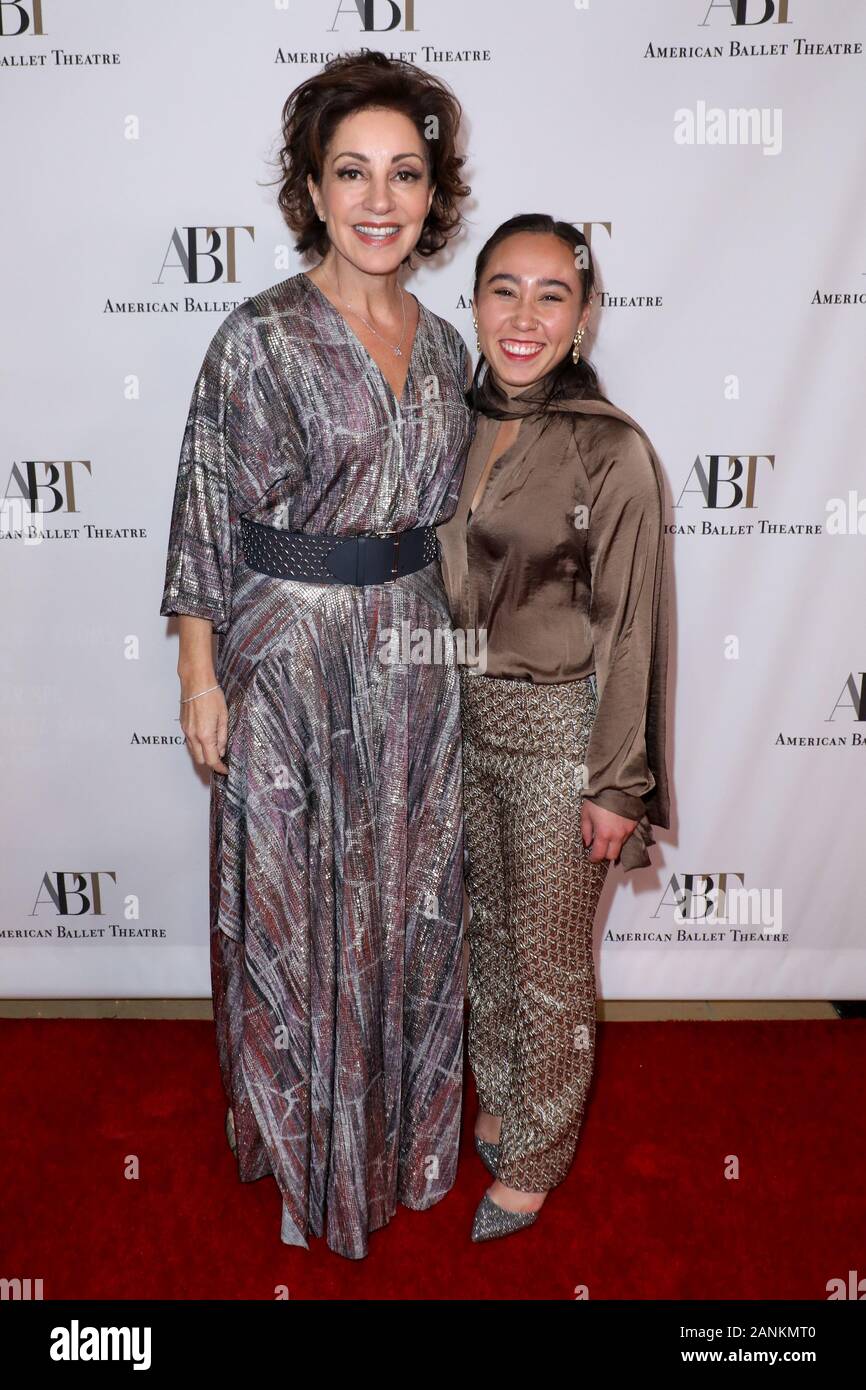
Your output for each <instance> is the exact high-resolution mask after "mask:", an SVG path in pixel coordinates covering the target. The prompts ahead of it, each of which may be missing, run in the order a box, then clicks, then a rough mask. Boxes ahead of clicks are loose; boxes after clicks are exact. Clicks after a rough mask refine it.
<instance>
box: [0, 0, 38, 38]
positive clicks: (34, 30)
mask: <svg viewBox="0 0 866 1390" xmlns="http://www.w3.org/2000/svg"><path fill="white" fill-rule="evenodd" d="M15 25H17V28H16V27H14V26H15ZM44 33H45V30H44V29H43V27H42V0H30V3H29V4H25V3H24V0H0V39H17V38H18V35H19V34H39V35H42V34H44Z"/></svg>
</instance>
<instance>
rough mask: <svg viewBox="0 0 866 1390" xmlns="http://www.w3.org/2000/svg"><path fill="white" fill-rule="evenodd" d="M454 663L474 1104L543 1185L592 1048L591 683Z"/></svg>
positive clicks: (525, 1184) (511, 1155) (566, 1142)
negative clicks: (587, 770) (494, 1120)
mask: <svg viewBox="0 0 866 1390" xmlns="http://www.w3.org/2000/svg"><path fill="white" fill-rule="evenodd" d="M460 676H461V722H462V727H463V795H464V817H465V820H464V827H465V828H464V838H465V871H466V873H465V877H466V888H467V892H468V895H469V904H470V908H471V917H470V923H469V933H468V934H469V1002H470V1015H469V1029H468V1035H469V1062H470V1065H471V1067H472V1072H473V1075H474V1077H475V1084H476V1087H477V1090H478V1098H479V1103H480V1106H481V1108H482V1109H483V1110H486V1111H487V1112H488V1113H489V1114H491V1115H501V1116H502V1134H501V1137H500V1141H499V1143H500V1147H499V1178H500V1181H501V1182H503V1183H505V1184H506V1185H507V1186H508V1187H512V1188H516V1189H518V1190H520V1191H523V1192H547V1191H549V1190H550V1189H551V1188H552V1187H555V1186H556V1185H557V1184H558V1183H561V1182H562V1181H563V1179H564V1178H565V1177H566V1176H567V1174H568V1171H569V1168H570V1167H571V1163H572V1161H573V1158H574V1151H575V1148H576V1146H577V1137H578V1131H579V1128H580V1124H581V1120H582V1117H583V1113H584V1108H585V1104H586V1097H587V1092H588V1090H589V1085H590V1080H591V1078H592V1070H593V1063H594V1058H595V1022H596V1018H595V1015H596V986H595V969H594V963H593V953H592V937H593V924H594V921H595V914H596V909H597V907H598V900H599V897H600V896H601V891H602V888H603V887H604V883H605V879H606V877H607V873H608V870H609V868H610V862H609V861H608V860H601V861H600V862H599V863H592V862H591V861H590V860H589V858H588V853H589V851H588V850H587V848H586V846H585V845H584V843H583V839H582V837H581V833H580V816H581V810H582V806H583V794H582V789H581V780H580V770H581V767H582V765H583V763H584V759H585V757H586V751H587V746H588V743H589V736H590V732H591V729H592V723H593V719H594V717H595V712H596V708H597V699H596V693H595V683H594V679H593V677H591V676H587V677H585V678H584V679H582V680H577V681H568V682H566V683H564V684H559V685H539V684H535V683H533V682H531V681H524V680H508V679H501V678H497V677H491V676H485V675H478V674H476V675H471V674H469V673H468V672H467V669H466V667H460Z"/></svg>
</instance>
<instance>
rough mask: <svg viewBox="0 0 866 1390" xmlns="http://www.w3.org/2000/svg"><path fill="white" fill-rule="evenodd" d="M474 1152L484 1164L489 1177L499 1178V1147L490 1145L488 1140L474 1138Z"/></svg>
mask: <svg viewBox="0 0 866 1390" xmlns="http://www.w3.org/2000/svg"><path fill="white" fill-rule="evenodd" d="M475 1152H476V1153H477V1155H478V1157H479V1158H480V1159H481V1162H482V1163H483V1164H484V1167H485V1168H486V1169H487V1171H488V1173H489V1174H490V1175H491V1177H494V1178H498V1177H499V1145H498V1144H491V1142H490V1140H489V1139H479V1138H478V1135H477V1134H476V1136H475Z"/></svg>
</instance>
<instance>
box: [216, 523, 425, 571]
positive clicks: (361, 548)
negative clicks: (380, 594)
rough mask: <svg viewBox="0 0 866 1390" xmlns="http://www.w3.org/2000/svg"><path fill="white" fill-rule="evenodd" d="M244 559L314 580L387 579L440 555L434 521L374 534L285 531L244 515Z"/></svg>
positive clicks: (256, 566)
mask: <svg viewBox="0 0 866 1390" xmlns="http://www.w3.org/2000/svg"><path fill="white" fill-rule="evenodd" d="M241 547H242V549H243V554H244V559H245V560H246V562H247V564H248V565H249V566H250V568H251V569H254V570H258V572H259V574H270V575H272V576H273V577H274V578H275V579H301V580H304V581H306V582H308V583H313V584H387V583H388V581H389V580H392V579H399V578H400V577H401V576H402V575H404V574H413V573H414V572H415V570H420V569H424V567H425V566H426V565H431V564H432V563H433V561H434V560H438V559H439V538H438V536H437V535H436V532H435V530H434V528H433V527H432V526H417V527H415V529H414V530H412V531H389V532H385V533H377V534H375V535H370V536H321V535H311V534H308V533H307V532H304V531H284V530H283V529H282V528H281V527H279V526H265V525H263V524H262V523H261V522H260V521H249V520H248V519H247V518H246V517H241Z"/></svg>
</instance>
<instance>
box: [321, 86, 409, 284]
mask: <svg viewBox="0 0 866 1390" xmlns="http://www.w3.org/2000/svg"><path fill="white" fill-rule="evenodd" d="M307 187H308V188H309V190H310V197H311V198H312V199H313V203H314V206H315V209H316V212H317V213H318V214H319V216H320V217H324V219H325V223H326V225H327V230H328V236H329V237H330V240H331V244H332V246H333V247H334V249H335V251H336V252H337V254H338V255H340V256H344V257H345V258H346V260H348V261H350V262H351V264H352V265H353V266H354V267H355V268H356V269H357V270H360V271H363V272H365V273H366V274H370V275H385V274H389V273H391V272H393V271H395V270H396V269H397V268H398V267H399V265H400V264H401V262H402V261H404V260H405V259H406V257H407V256H408V255H409V253H410V251H411V250H412V248H413V247H414V246H415V244H416V242H417V241H418V239H419V237H420V236H421V231H422V228H423V226H424V219H425V217H426V216H427V213H428V212H429V211H430V204H431V203H432V201H433V193H434V191H435V190H434V187H433V184H432V183H431V182H430V175H429V171H428V165H427V152H426V150H425V148H424V141H423V140H422V138H421V136H420V135H419V134H418V131H417V130H416V129H415V126H414V125H413V124H412V122H411V121H410V120H409V117H408V116H404V115H403V114H402V112H400V111H389V110H378V109H376V110H366V111H356V112H354V113H353V114H352V115H351V116H346V118H345V119H344V120H342V121H341V122H340V124H339V125H338V126H337V127H336V129H335V131H334V135H333V138H332V140H331V142H330V144H329V146H328V148H327V150H326V152H325V159H324V168H323V170H322V180H321V183H320V184H316V183H315V182H314V181H313V179H312V177H311V176H309V175H308V176H307Z"/></svg>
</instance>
